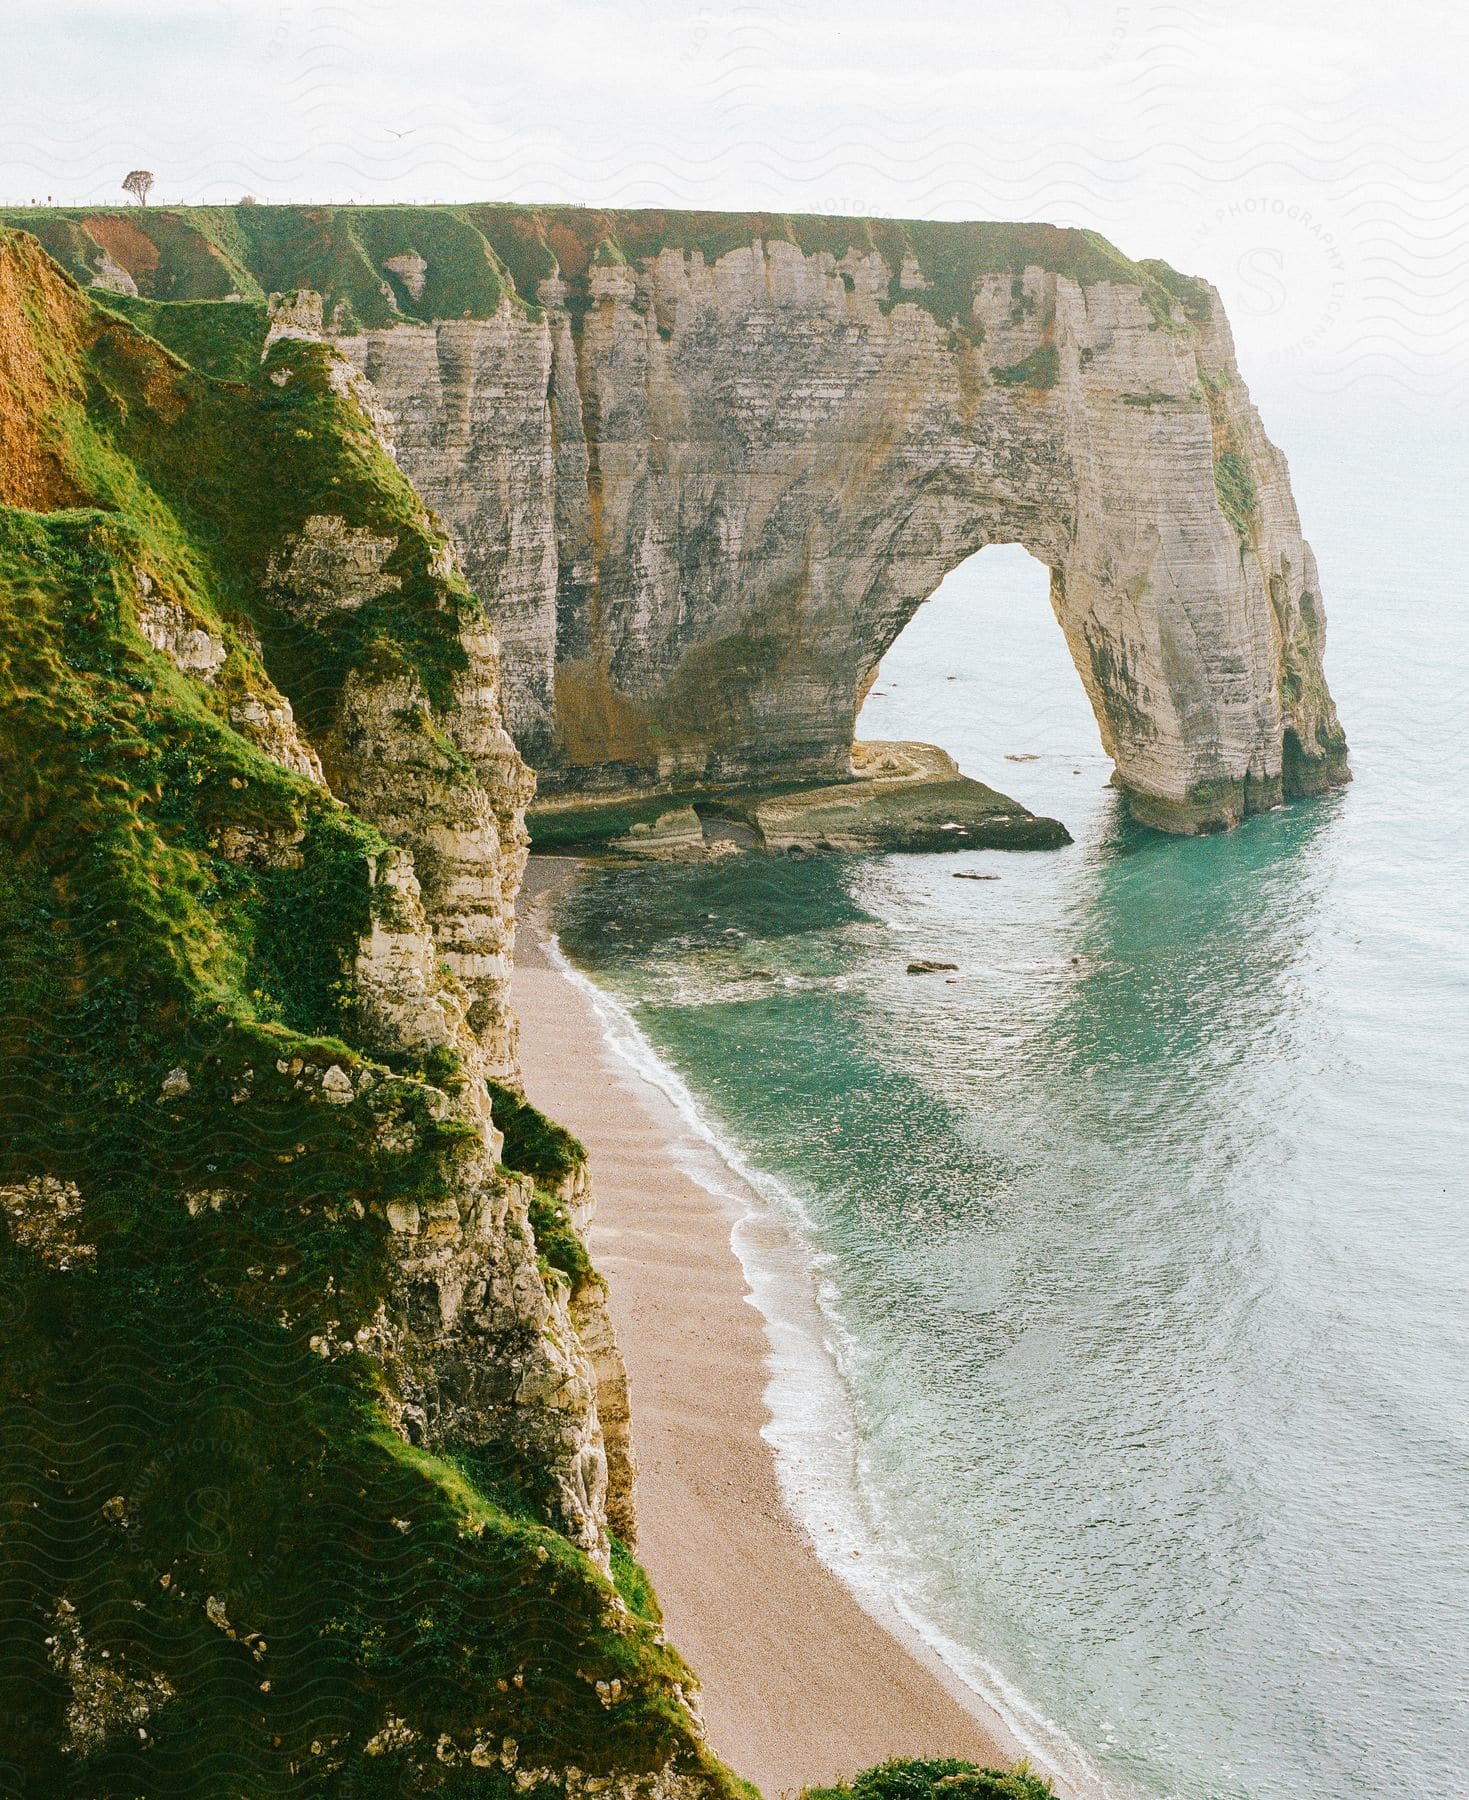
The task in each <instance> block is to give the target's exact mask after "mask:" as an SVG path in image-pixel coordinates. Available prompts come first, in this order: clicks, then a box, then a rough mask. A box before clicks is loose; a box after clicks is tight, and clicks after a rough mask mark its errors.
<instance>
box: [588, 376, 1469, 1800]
mask: <svg viewBox="0 0 1469 1800" xmlns="http://www.w3.org/2000/svg"><path fill="white" fill-rule="evenodd" d="M1267 419H1268V420H1269V422H1270V424H1271V426H1272V428H1273V430H1274V431H1275V434H1276V435H1277V437H1278V438H1279V439H1280V440H1281V441H1282V442H1283V443H1284V445H1285V447H1286V448H1287V450H1288V452H1289V453H1290V454H1291V458H1292V466H1293V472H1294V475H1295V478H1296V491H1297V498H1298V500H1299V502H1300V505H1301V509H1302V514H1303V517H1304V519H1305V521H1306V526H1307V531H1308V535H1309V536H1310V537H1311V539H1312V541H1313V544H1314V546H1315V548H1316V551H1317V554H1318V558H1319V560H1320V563H1321V569H1322V582H1323V591H1324V594H1325V598H1326V602H1327V609H1328V618H1329V628H1330V643H1329V649H1328V665H1327V666H1328V674H1329V677H1330V679H1331V682H1332V685H1333V690H1334V692H1335V694H1336V697H1337V701H1338V705H1339V707H1340V711H1341V715H1342V720H1343V723H1344V725H1345V727H1346V730H1347V734H1348V737H1349V739H1350V742H1351V747H1352V766H1353V769H1354V772H1355V777H1356V779H1355V782H1354V784H1353V785H1352V786H1351V787H1350V788H1348V789H1346V790H1345V791H1344V792H1342V793H1340V794H1337V795H1333V796H1330V797H1328V798H1326V799H1324V800H1320V801H1315V802H1309V803H1300V804H1296V805H1293V806H1290V807H1287V808H1285V809H1282V810H1280V811H1277V812H1275V813H1272V814H1270V815H1268V816H1265V817H1262V818H1259V819H1255V820H1253V821H1251V822H1249V823H1248V824H1247V825H1246V826H1245V827H1244V828H1243V829H1241V830H1239V831H1237V832H1235V833H1233V834H1231V835H1229V836H1224V837H1215V838H1206V839H1194V840H1181V839H1168V838H1163V837H1159V836H1155V835H1152V834H1149V833H1147V832H1145V831H1141V830H1139V829H1137V828H1135V827H1133V826H1131V825H1130V824H1129V823H1128V821H1127V820H1126V819H1125V817H1124V816H1123V813H1122V810H1121V807H1120V804H1119V802H1118V800H1117V797H1116V795H1115V794H1114V792H1113V791H1112V790H1111V789H1110V788H1109V786H1108V785H1107V777H1108V774H1109V772H1110V764H1109V763H1108V761H1107V759H1106V757H1105V756H1104V754H1103V753H1102V750H1101V746H1100V743H1099V741H1098V736H1097V731H1096V726H1095V724H1094V722H1093V720H1092V717H1091V713H1090V710H1089V708H1088V706H1087V703H1086V700H1085V697H1084V695H1083V694H1082V690H1081V686H1080V683H1079V682H1078V680H1077V678H1076V675H1075V673H1074V671H1073V670H1072V668H1071V665H1070V662H1069V659H1068V657H1067V653H1066V650H1065V647H1064V644H1063V642H1062V639H1061V634H1060V631H1059V628H1058V627H1057V625H1056V623H1055V621H1054V619H1053V618H1052V616H1051V614H1050V609H1049V606H1048V602H1047V598H1046V577H1045V572H1044V570H1043V569H1041V567H1040V566H1039V565H1038V564H1036V563H1035V562H1033V561H1032V560H1031V559H1030V558H1029V557H1028V556H1026V555H1025V554H1024V552H1022V551H1020V550H1019V549H1017V548H1013V547H1010V548H995V549H991V550H988V551H985V552H982V553H981V554H980V555H979V556H978V557H976V558H974V559H972V560H971V561H970V562H969V563H967V564H966V565H964V566H963V567H962V568H960V569H959V570H957V571H955V572H954V574H953V575H951V576H950V577H949V579H948V580H947V581H946V582H945V584H944V586H943V587H942V589H941V590H940V591H939V593H938V594H937V595H936V596H934V598H933V599H932V600H931V601H930V602H929V603H928V604H926V605H925V606H924V607H923V608H922V609H921V611H920V612H919V614H918V615H917V617H916V619H915V620H914V621H913V623H912V624H911V625H910V626H909V628H908V630H907V631H906V632H905V633H904V635H903V637H902V638H900V640H899V641H898V643H897V644H896V645H895V646H894V648H893V650H892V651H891V652H890V654H889V656H888V658H887V659H886V660H885V662H884V664H883V667H882V671H881V674H880V677H879V679H878V681H877V683H876V687H875V689H874V692H873V694H872V696H871V698H870V699H869V701H868V703H867V706H866V709H865V711H864V714H863V718H862V721H861V726H860V734H861V735H862V736H864V737H916V738H922V739H925V740H927V741H929V742H933V743H938V744H941V745H943V746H944V747H945V748H946V749H948V750H949V751H950V752H951V753H953V754H954V755H955V756H957V757H958V759H959V761H960V763H961V765H962V766H963V767H964V769H965V770H966V771H967V772H968V773H970V774H973V775H976V776H979V777H980V778H982V779H985V780H988V781H990V782H991V783H993V784H994V785H995V786H998V787H1001V788H1003V789H1005V790H1006V791H1008V792H1010V793H1012V794H1014V795H1015V796H1017V797H1018V798H1020V799H1022V800H1024V801H1025V802H1026V804H1028V805H1030V806H1031V807H1033V808H1034V809H1035V810H1036V811H1039V812H1048V813H1052V814H1055V815H1056V816H1058V817H1060V818H1061V819H1063V820H1064V821H1065V822H1066V823H1067V825H1068V826H1069V827H1070V829H1071V831H1072V833H1073V834H1074V836H1075V839H1076V842H1075V844H1074V846H1073V847H1072V848H1070V849H1067V850H1064V851H1060V852H1056V853H1052V854H1040V855H1028V856H1026V855H1013V854H1011V855H1007V854H1004V853H1000V852H962V853H959V854H957V855H952V856H918V857H874V858H847V859H836V860H820V861H810V862H789V863H787V862H783V861H775V860H765V859H761V858H748V859H732V860H729V861H724V862H720V863H718V864H715V865H712V866H707V867H700V868H682V869H680V868H662V869H659V868H647V869H633V870H627V871H618V872H612V873H605V874H601V875H598V876H595V877H594V878H592V879H591V880H590V881H588V882H587V883H586V884H585V885H584V886H582V887H581V888H579V889H577V890H575V891H574V892H572V893H571V894H570V895H569V896H568V898H567V899H566V901H565V902H564V903H563V906H562V909H561V913H560V916H559V920H558V928H559V932H560V941H561V944H562V947H563V949H564V950H565V952H566V953H567V955H568V956H570V957H571V959H572V960H573V962H574V963H575V964H576V965H578V966H579V967H580V968H581V969H582V970H583V971H584V972H585V973H586V974H587V975H588V976H590V977H591V979H592V981H593V982H594V983H595V984H596V986H597V987H598V988H599V989H600V990H601V991H602V993H603V994H605V995H606V996H608V997H609V999H610V1001H611V1003H612V1007H613V1011H614V1013H615V1015H616V1017H617V1018H618V1019H620V1020H621V1022H622V1024H621V1026H620V1027H619V1030H620V1032H621V1035H622V1036H623V1037H624V1039H625V1040H626V1042H627V1043H628V1044H629V1045H631V1046H632V1048H633V1053H634V1054H637V1055H641V1056H643V1057H644V1058H645V1059H646V1058H647V1057H648V1056H649V1055H656V1057H657V1058H658V1059H659V1066H660V1070H661V1078H663V1079H664V1080H665V1082H666V1084H668V1085H671V1086H672V1087H673V1088H674V1089H676V1090H677V1092H678V1093H679V1094H680V1096H681V1098H682V1099H683V1102H684V1104H685V1105H686V1106H687V1107H688V1108H689V1109H690V1110H691V1112H692V1113H694V1114H696V1115H697V1117H698V1119H699V1120H700V1121H701V1122H702V1125H703V1127H704V1128H705V1129H706V1130H707V1131H708V1133H709V1134H711V1136H712V1137H713V1138H715V1139H716V1140H717V1141H718V1142H719V1143H721V1144H722V1145H723V1146H724V1147H725V1149H726V1152H727V1154H728V1156H729V1158H730V1160H731V1161H732V1162H733V1163H734V1164H735V1165H736V1166H738V1167H740V1168H743V1169H745V1170H747V1171H748V1172H749V1174H750V1176H751V1179H752V1180H753V1181H754V1182H755V1184H756V1186H757V1188H758V1190H759V1192H760V1194H761V1196H762V1204H764V1205H767V1206H769V1207H770V1208H771V1209H772V1210H773V1211H775V1212H776V1213H777V1214H779V1215H780V1216H781V1217H782V1218H784V1219H785V1220H786V1221H788V1222H789V1223H790V1224H791V1226H792V1227H793V1229H794V1230H795V1231H796V1233H797V1234H798V1235H799V1238H800V1240H801V1242H802V1243H803V1244H804V1245H805V1247H806V1250H807V1252H808V1254H809V1258H810V1266H811V1270H812V1279H813V1283H814V1288H815V1292H816V1294H817V1296H818V1298H819V1304H820V1308H821V1313H820V1317H821V1318H822V1321H823V1335H824V1337H825V1340H826V1349H827V1353H828V1355H829V1359H832V1367H833V1368H834V1370H835V1373H834V1374H830V1375H826V1376H824V1375H823V1373H822V1370H821V1369H819V1368H817V1367H815V1366H814V1365H813V1366H812V1367H811V1368H810V1369H809V1370H808V1371H807V1374H806V1375H805V1376H803V1374H802V1371H801V1368H800V1367H799V1366H798V1364H799V1359H797V1363H796V1364H792V1365H790V1366H787V1367H786V1368H784V1370H783V1372H782V1374H781V1378H780V1380H779V1381H778V1383H777V1385H776V1388H775V1390H774V1393H773V1397H774V1402H775V1406H776V1420H775V1424H774V1426H773V1427H772V1433H771V1435H772V1438H773V1440H774V1442H775V1443H776V1446H777V1450H778V1453H779V1456H780V1460H781V1465H782V1472H783V1476H784V1478H785V1481H786V1484H787V1491H788V1493H789V1495H790V1496H791V1498H792V1501H793V1503H794V1504H795V1505H796V1506H798V1507H799V1508H800V1509H801V1510H802V1511H803V1513H804V1514H805V1516H806V1517H807V1519H808V1521H809V1523H810V1525H811V1528H812V1531H813V1533H814V1534H815V1535H816V1537H817V1539H818V1542H819V1543H820V1544H821V1546H822V1548H823V1550H824V1552H825V1554H827V1555H828V1557H829V1558H830V1559H831V1560H832V1561H833V1562H834V1563H836V1564H837V1566H838V1567H841V1568H843V1569H844V1570H845V1572H847V1573H848V1574H849V1575H850V1576H851V1577H852V1578H853V1579H854V1580H858V1581H859V1582H860V1583H865V1584H866V1585H867V1588H868V1591H869V1592H874V1591H875V1592H880V1593H881V1594H882V1595H883V1597H885V1598H886V1599H887V1600H888V1601H889V1602H890V1603H892V1604H894V1605H896V1606H897V1607H899V1609H900V1610H902V1611H903V1612H904V1613H906V1614H907V1615H908V1617H909V1618H910V1619H912V1620H913V1621H914V1622H915V1623H916V1624H917V1625H918V1626H919V1627H920V1628H921V1629H922V1630H923V1631H924V1633H925V1635H927V1636H928V1637H929V1639H930V1641H931V1642H932V1643H934V1644H935V1645H937V1646H939V1647H940V1648H941V1649H942V1651H943V1653H944V1654H945V1655H946V1656H947V1658H948V1659H949V1661H950V1662H951V1663H952V1664H953V1665H954V1666H955V1668H956V1669H958V1670H959V1671H960V1672H961V1673H962V1674H964V1675H965V1677H966V1678H968V1679H969V1680H971V1681H973V1682H974V1683H975V1684H976V1685H977V1686H978V1687H980V1688H982V1689H983V1690H984V1691H985V1692H986V1693H987V1694H988V1695H989V1696H990V1697H991V1699H992V1700H993V1701H994V1702H995V1703H996V1704H998V1705H999V1706H1000V1707H1001V1709H1002V1710H1003V1711H1004V1713H1005V1714H1006V1716H1007V1717H1008V1718H1009V1720H1010V1721H1011V1724H1012V1727H1013V1728H1014V1729H1015V1730H1016V1732H1017V1733H1018V1734H1019V1735H1020V1736H1021V1738H1022V1739H1023V1740H1024V1741H1025V1742H1027V1743H1029V1744H1031V1745H1033V1746H1034V1747H1035V1750H1036V1751H1037V1752H1038V1753H1039V1754H1040V1755H1041V1756H1042V1757H1043V1758H1044V1760H1045V1761H1046V1762H1047V1763H1048V1764H1049V1765H1050V1766H1051V1767H1053V1768H1055V1769H1057V1770H1059V1771H1060V1772H1061V1773H1062V1775H1063V1777H1064V1778H1065V1779H1066V1781H1067V1783H1068V1786H1069V1787H1070V1788H1071V1789H1073V1790H1074V1791H1076V1792H1078V1793H1093V1794H1097V1793H1105V1794H1108V1795H1113V1796H1142V1797H1146V1800H1158V1797H1160V1796H1178V1797H1180V1800H1184V1797H1187V1800H1246V1797H1248V1800H1263V1797H1265V1796H1270V1797H1271V1800H1279V1797H1280V1796H1282V1795H1310V1796H1312V1800H1338V1797H1341V1800H1345V1797H1347V1796H1361V1795H1373V1796H1393V1797H1397V1796H1402V1797H1403V1800H1408V1797H1409V1796H1411V1797H1413V1800H1424V1797H1427V1796H1434V1797H1435V1800H1437V1797H1452V1796H1462V1795H1465V1794H1469V1723H1466V1710H1469V1304H1466V1295H1469V942H1466V935H1469V934H1466V931H1465V918H1464V905H1465V895H1466V893H1469V766H1466V765H1469V756H1466V748H1465V745H1466V721H1469V605H1466V603H1465V597H1464V593H1463V587H1464V579H1463V549H1462V542H1461V530H1460V519H1461V517H1462V510H1463V495H1464V494H1465V493H1466V492H1469V455H1466V452H1465V449H1464V437H1463V433H1462V430H1461V429H1457V430H1451V429H1449V427H1451V426H1453V425H1454V422H1453V421H1452V420H1449V419H1447V418H1446V419H1445V420H1444V426H1445V429H1443V430H1439V429H1437V428H1436V425H1435V421H1433V420H1432V419H1429V418H1426V417H1425V416H1424V414H1423V411H1422V409H1421V408H1418V409H1408V410H1406V411H1395V410H1394V409H1393V407H1392V406H1391V405H1383V406H1372V405H1368V404H1366V403H1365V402H1358V403H1357V404H1356V405H1355V410H1354V409H1353V406H1352V404H1350V397H1348V398H1345V399H1339V400H1338V401H1337V402H1333V403H1331V404H1328V403H1326V402H1321V403H1319V404H1317V405H1316V406H1314V407H1312V408H1307V407H1306V406H1305V405H1304V404H1303V405H1301V406H1299V407H1298V408H1296V409H1295V410H1294V411H1292V410H1291V408H1290V407H1288V406H1287V407H1284V408H1282V407H1281V406H1280V405H1277V406H1275V407H1274V408H1272V409H1270V410H1268V411H1267ZM1007 758H1011V759H1026V760H1007ZM961 871H972V872H979V873H985V874H991V875H995V876H997V877H998V879H997V880H993V881H970V880H956V879H955V875H956V874H958V873H959V872H961ZM917 957H927V958H933V959H937V960H942V961H947V962H953V963H956V964H958V965H959V966H958V971H957V973H956V974H955V975H954V976H952V977H946V976H945V975H943V974H937V975H928V976H924V977H913V976H909V975H908V974H906V973H905V968H906V964H907V963H908V961H909V960H910V959H912V958H917ZM756 1273H757V1275H758V1271H756ZM777 1323H779V1321H777ZM788 1361H789V1359H788Z"/></svg>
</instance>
